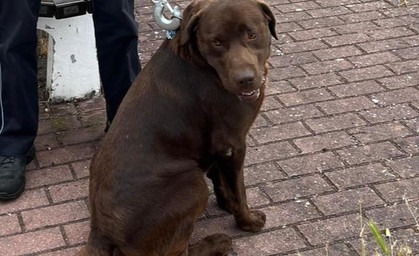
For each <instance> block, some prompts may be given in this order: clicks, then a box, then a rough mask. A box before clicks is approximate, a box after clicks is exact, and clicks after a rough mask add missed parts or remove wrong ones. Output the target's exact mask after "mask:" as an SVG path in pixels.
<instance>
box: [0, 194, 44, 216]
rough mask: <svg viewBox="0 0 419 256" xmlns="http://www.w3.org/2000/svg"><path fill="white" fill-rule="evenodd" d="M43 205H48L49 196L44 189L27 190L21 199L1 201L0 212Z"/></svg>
mask: <svg viewBox="0 0 419 256" xmlns="http://www.w3.org/2000/svg"><path fill="white" fill-rule="evenodd" d="M43 205H48V198H47V196H46V194H45V191H44V190H43V189H36V190H26V191H25V192H24V193H23V194H22V195H21V196H20V197H19V200H13V201H0V214H3V213H10V212H17V211H21V210H25V209H30V208H34V207H38V206H43Z"/></svg>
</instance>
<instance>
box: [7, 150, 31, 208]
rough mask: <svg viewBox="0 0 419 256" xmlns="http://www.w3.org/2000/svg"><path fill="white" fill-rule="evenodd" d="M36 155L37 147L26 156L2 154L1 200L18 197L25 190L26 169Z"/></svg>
mask: <svg viewBox="0 0 419 256" xmlns="http://www.w3.org/2000/svg"><path fill="white" fill-rule="evenodd" d="M34 157H35V147H33V146H32V148H31V149H30V150H29V153H28V154H27V155H26V156H0V200H11V199H15V198H18V197H19V196H20V195H21V194H22V193H23V191H24V190H25V169H26V165H27V164H29V163H30V162H31V161H32V160H33V158H34Z"/></svg>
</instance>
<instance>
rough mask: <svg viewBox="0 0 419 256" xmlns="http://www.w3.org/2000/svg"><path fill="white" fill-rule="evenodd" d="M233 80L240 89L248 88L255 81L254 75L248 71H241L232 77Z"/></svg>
mask: <svg viewBox="0 0 419 256" xmlns="http://www.w3.org/2000/svg"><path fill="white" fill-rule="evenodd" d="M234 80H235V81H236V83H237V84H238V85H239V86H240V87H245V86H250V85H252V84H253V83H254V81H255V74H254V73H253V72H252V71H250V70H247V71H243V72H240V73H238V74H235V75H234Z"/></svg>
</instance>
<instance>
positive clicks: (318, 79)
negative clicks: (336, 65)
mask: <svg viewBox="0 0 419 256" xmlns="http://www.w3.org/2000/svg"><path fill="white" fill-rule="evenodd" d="M341 80H342V79H341V78H340V77H339V76H337V75H336V74H334V73H328V74H321V75H314V76H307V77H301V78H293V79H290V81H291V82H292V84H293V85H294V86H295V87H297V88H298V89H300V90H304V89H311V88H319V87H325V86H330V85H335V84H340V83H342V81H341Z"/></svg>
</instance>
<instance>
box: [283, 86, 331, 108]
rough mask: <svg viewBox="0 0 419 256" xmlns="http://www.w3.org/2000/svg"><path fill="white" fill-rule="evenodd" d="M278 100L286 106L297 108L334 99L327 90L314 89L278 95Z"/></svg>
mask: <svg viewBox="0 0 419 256" xmlns="http://www.w3.org/2000/svg"><path fill="white" fill-rule="evenodd" d="M278 98H279V99H280V100H281V101H282V102H283V103H284V104H285V105H286V106H295V105H301V104H307V103H313V102H317V101H324V100H330V99H333V96H332V95H330V93H328V92H327V91H326V90H325V89H323V88H320V89H313V90H307V91H300V92H292V93H287V94H281V95H278Z"/></svg>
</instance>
